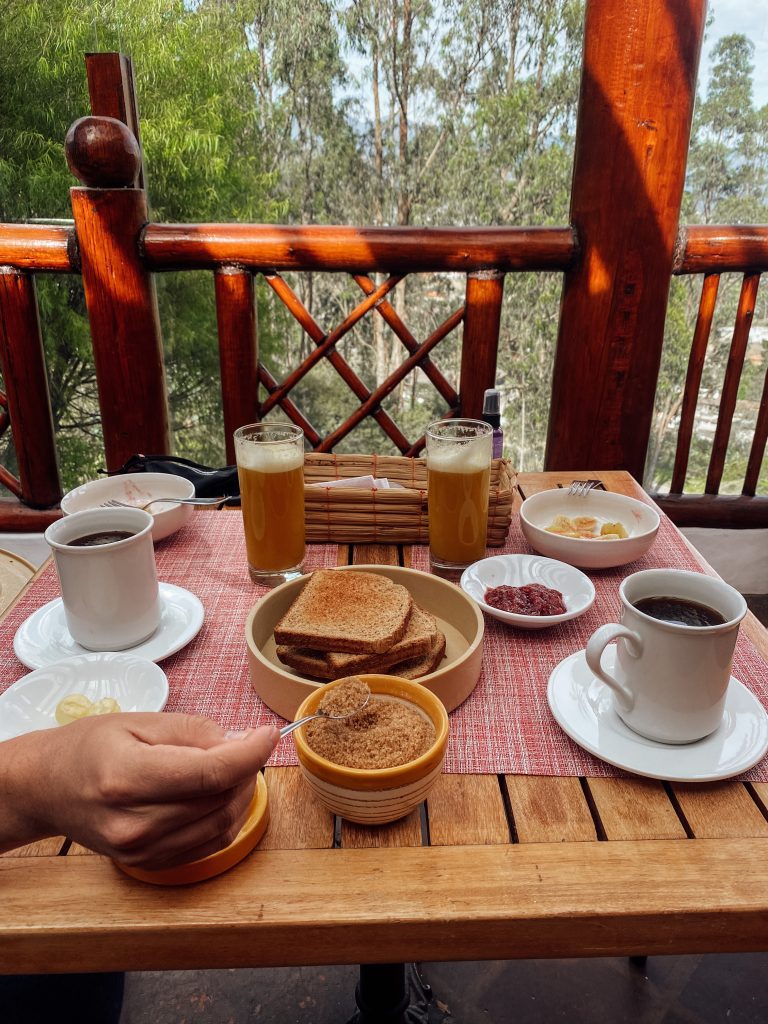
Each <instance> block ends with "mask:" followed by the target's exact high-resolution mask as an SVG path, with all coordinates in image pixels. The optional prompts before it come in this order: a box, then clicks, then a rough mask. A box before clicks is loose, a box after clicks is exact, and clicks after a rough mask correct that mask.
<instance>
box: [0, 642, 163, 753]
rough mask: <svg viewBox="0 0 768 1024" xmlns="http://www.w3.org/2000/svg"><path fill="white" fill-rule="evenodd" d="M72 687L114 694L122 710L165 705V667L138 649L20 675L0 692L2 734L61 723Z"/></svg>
mask: <svg viewBox="0 0 768 1024" xmlns="http://www.w3.org/2000/svg"><path fill="white" fill-rule="evenodd" d="M70 693H82V694H84V695H85V696H86V697H88V699H89V700H92V701H97V700H101V699H102V697H114V699H115V700H116V701H117V703H118V704H119V705H120V710H121V711H162V710H163V708H164V707H165V702H166V701H167V700H168V680H167V679H166V677H165V672H163V670H162V669H161V668H159V667H158V666H157V665H155V664H153V663H152V662H151V661H147V659H146V658H139V657H137V656H136V655H135V654H128V653H125V652H121V653H119V654H109V653H98V654H97V653H90V654H81V655H78V656H77V657H73V658H68V659H67V660H66V661H59V662H56V663H55V664H53V665H47V666H46V667H45V668H39V669H37V671H35V672H30V673H29V675H27V676H24V677H23V679H19V681H18V682H17V683H14V684H13V686H10V687H8V689H7V690H6V691H5V693H3V694H2V695H0V740H9V739H11V737H13V736H21V735H22V733H25V732H33V731H34V730H35V729H50V728H52V727H57V726H58V723H57V721H56V717H55V714H56V705H57V704H58V703H59V701H60V700H61V699H62V698H63V697H66V696H67V695H68V694H70Z"/></svg>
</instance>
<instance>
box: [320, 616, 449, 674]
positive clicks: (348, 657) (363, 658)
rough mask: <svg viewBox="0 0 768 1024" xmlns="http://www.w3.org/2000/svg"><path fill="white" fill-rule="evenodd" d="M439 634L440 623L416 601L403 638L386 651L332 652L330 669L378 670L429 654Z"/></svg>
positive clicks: (344, 672) (329, 655)
mask: <svg viewBox="0 0 768 1024" xmlns="http://www.w3.org/2000/svg"><path fill="white" fill-rule="evenodd" d="M436 635H437V623H436V622H435V618H434V616H433V615H430V614H429V612H425V611H424V609H423V608H419V606H418V605H417V604H415V605H414V606H413V611H412V612H411V617H410V618H409V619H408V628H407V629H406V631H405V635H404V636H403V639H402V640H400V641H399V642H398V643H396V644H393V645H392V647H390V649H389V650H388V651H385V653H384V654H370V655H368V654H346V653H343V652H339V651H329V652H328V654H327V656H326V657H327V660H328V664H329V665H330V666H331V668H333V669H335V670H338V671H340V672H342V673H343V674H344V675H346V674H348V673H350V672H378V671H380V670H381V669H384V668H388V667H389V666H390V665H394V664H395V663H396V662H398V661H405V660H406V658H418V657H419V656H420V655H422V654H426V653H427V652H428V651H430V650H431V649H432V645H433V644H434V641H435V636H436Z"/></svg>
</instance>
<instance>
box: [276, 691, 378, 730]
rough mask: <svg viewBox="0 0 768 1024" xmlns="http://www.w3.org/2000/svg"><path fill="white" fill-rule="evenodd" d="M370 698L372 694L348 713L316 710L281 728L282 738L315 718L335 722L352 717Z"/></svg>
mask: <svg viewBox="0 0 768 1024" xmlns="http://www.w3.org/2000/svg"><path fill="white" fill-rule="evenodd" d="M370 699H371V695H370V694H368V696H367V697H366V698H365V700H364V701H363V703H362V704H361V705H360V707H359V708H355V709H354V711H348V712H347V713H346V715H329V714H328V712H327V711H316V712H315V713H314V715H305V717H304V718H299V719H298V720H297V721H295V722H291V724H290V725H284V726H283V728H282V729H281V730H280V739H282V738H283V736H287V735H288V733H289V732H293V730H294V729H298V728H299V726H300V725H306V724H307V722H311V721H312V719H313V718H328V719H332V720H333V721H334V722H340V721H342V720H343V719H344V718H351V717H352V715H356V714H357V713H358V711H362V710H363V708H364V707H365V706H366V704H367V703H368V701H369V700H370Z"/></svg>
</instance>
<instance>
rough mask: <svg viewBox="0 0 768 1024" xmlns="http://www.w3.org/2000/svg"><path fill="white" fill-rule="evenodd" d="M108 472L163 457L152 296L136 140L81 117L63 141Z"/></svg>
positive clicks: (163, 399)
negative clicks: (133, 459) (72, 180)
mask: <svg viewBox="0 0 768 1024" xmlns="http://www.w3.org/2000/svg"><path fill="white" fill-rule="evenodd" d="M65 149H66V156H67V163H68V164H69V167H70V169H71V170H72V173H73V174H74V175H75V176H76V177H77V178H78V179H79V180H80V181H81V182H83V185H84V186H85V187H84V188H79V187H77V188H73V189H71V197H72V212H73V215H74V218H75V228H76V231H77V238H78V243H79V248H80V260H81V265H82V275H83V289H84V291H85V301H86V304H87V306H88V319H89V322H90V327H91V339H92V342H93V355H94V363H95V366H96V377H97V382H98V390H99V406H100V409H101V421H102V427H103V431H104V448H105V452H106V460H107V468H108V469H118V468H119V467H120V466H121V465H122V464H123V463H124V462H125V461H126V459H128V458H129V457H130V456H131V455H134V454H136V453H139V452H145V453H146V452H152V453H157V454H162V453H165V452H169V451H170V450H171V437H170V428H169V420H168V401H167V396H166V381H165V366H164V362H163V346H162V339H161V335H160V320H159V316H158V310H157V296H156V294H155V286H154V281H153V278H152V275H151V274H150V273H149V271H148V270H147V269H146V268H145V266H144V264H143V262H142V259H141V255H140V252H139V242H140V235H141V231H142V228H143V227H144V225H145V224H146V223H147V220H148V216H149V215H148V208H147V196H146V193H145V192H144V190H143V189H140V188H133V187H132V183H133V182H134V180H136V177H137V175H138V171H139V167H140V164H141V153H140V150H139V146H138V143H137V142H136V139H135V137H134V136H133V134H132V133H131V132H130V131H129V129H128V128H127V127H126V126H125V125H124V124H123V123H122V122H121V121H118V120H116V119H115V118H111V117H83V118H80V120H79V121H76V122H75V123H74V124H73V125H72V127H71V128H70V130H69V132H68V133H67V139H66V146H65Z"/></svg>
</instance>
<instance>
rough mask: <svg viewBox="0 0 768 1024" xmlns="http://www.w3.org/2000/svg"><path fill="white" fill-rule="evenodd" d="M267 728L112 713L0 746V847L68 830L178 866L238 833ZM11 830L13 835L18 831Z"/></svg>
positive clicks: (111, 848)
mask: <svg viewBox="0 0 768 1024" xmlns="http://www.w3.org/2000/svg"><path fill="white" fill-rule="evenodd" d="M278 739H279V732H278V730H277V729H276V728H273V727H271V726H264V727H262V728H260V729H255V730H245V731H244V732H243V733H239V734H234V735H232V734H227V733H226V732H225V730H224V729H222V728H221V726H219V725H217V724H216V723H215V722H212V721H210V720H209V719H206V718H201V717H197V716H194V715H175V714H159V713H155V714H142V713H131V714H114V715H105V716H103V717H96V718H83V719H80V720H79V721H77V722H73V723H72V724H71V725H67V726H63V727H62V728H59V729H49V730H45V731H43V732H35V733H28V734H26V735H25V736H19V737H18V738H16V739H13V740H9V741H7V742H6V743H2V744H0V793H2V794H4V795H5V798H6V808H7V809H8V810H9V812H10V813H9V818H8V821H7V822H6V823H5V824H3V825H0V849H8V848H11V847H13V846H18V845H22V844H23V843H25V842H30V841H31V840H32V839H36V838H41V837H43V836H50V835H59V834H61V835H67V836H70V837H71V838H72V839H74V840H76V841H77V842H79V843H81V844H82V845H84V846H87V847H88V848H89V849H91V850H94V851H96V852H98V853H104V854H106V855H107V856H109V857H113V858H114V859H115V860H118V861H121V862H122V863H125V864H128V865H132V866H135V867H142V868H148V869H157V868H161V867H172V866H173V865H175V864H181V863H186V862H189V861H192V860H197V859H198V858H200V857H205V856H207V855H208V854H210V853H214V852H216V851H217V850H220V849H223V847H225V846H227V845H228V844H229V843H230V842H231V841H232V840H233V839H234V838H235V836H236V835H237V833H238V832H239V831H240V829H241V827H242V825H243V823H244V821H245V817H246V812H247V809H248V806H249V804H250V801H251V798H252V796H253V790H254V787H255V785H256V776H257V773H258V771H259V769H260V768H262V767H263V765H264V763H265V762H266V761H267V759H268V758H269V756H270V754H271V753H272V750H273V749H274V747H275V745H276V743H277V741H278ZM14 833H15V835H14Z"/></svg>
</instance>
